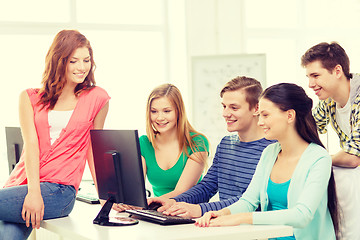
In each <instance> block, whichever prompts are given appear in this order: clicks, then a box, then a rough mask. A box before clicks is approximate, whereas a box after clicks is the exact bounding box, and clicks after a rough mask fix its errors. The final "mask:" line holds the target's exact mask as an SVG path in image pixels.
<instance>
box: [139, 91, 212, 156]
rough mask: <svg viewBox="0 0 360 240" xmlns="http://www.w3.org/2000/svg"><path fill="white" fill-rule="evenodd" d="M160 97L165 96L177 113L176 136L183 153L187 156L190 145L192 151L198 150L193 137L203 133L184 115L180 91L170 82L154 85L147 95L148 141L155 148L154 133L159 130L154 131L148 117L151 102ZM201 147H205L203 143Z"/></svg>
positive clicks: (197, 144)
mask: <svg viewBox="0 0 360 240" xmlns="http://www.w3.org/2000/svg"><path fill="white" fill-rule="evenodd" d="M161 97H167V98H168V99H169V101H170V102H171V103H172V104H173V106H174V108H175V112H176V115H177V124H176V128H177V129H176V132H177V136H178V141H179V145H180V147H181V148H182V149H183V152H185V154H186V155H187V156H189V153H188V150H187V147H190V149H191V150H192V151H193V152H196V151H198V149H199V143H198V142H196V143H195V142H194V140H193V138H194V137H196V136H198V135H202V136H204V135H203V134H201V133H199V132H197V131H196V130H195V129H194V128H193V127H192V126H191V124H190V122H189V120H188V119H187V116H186V112H185V105H184V102H183V99H182V97H181V93H180V91H179V89H178V88H177V87H176V86H174V85H172V84H162V85H160V86H158V87H156V88H155V89H153V90H152V91H151V93H150V95H149V97H148V100H147V105H146V134H147V137H148V138H149V141H150V142H151V143H152V145H153V147H154V148H156V143H155V137H156V134H158V133H159V132H158V131H156V129H155V127H154V126H153V125H152V123H151V117H150V114H151V103H152V101H153V100H155V99H158V98H161ZM190 132H191V133H195V134H193V135H190ZM204 137H205V136H204ZM205 138H206V137H205ZM201 147H203V148H204V149H206V147H205V144H204V145H203V146H201ZM204 161H206V159H204Z"/></svg>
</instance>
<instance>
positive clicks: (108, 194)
mask: <svg viewBox="0 0 360 240" xmlns="http://www.w3.org/2000/svg"><path fill="white" fill-rule="evenodd" d="M90 135H91V144H92V150H93V155H94V165H95V174H96V181H97V188H98V193H99V198H100V199H104V200H107V202H111V205H112V204H113V203H124V204H128V205H133V206H138V207H143V208H147V206H148V205H147V201H146V190H145V182H144V174H143V169H142V161H141V152H140V144H139V137H138V131H137V130H91V131H90Z"/></svg>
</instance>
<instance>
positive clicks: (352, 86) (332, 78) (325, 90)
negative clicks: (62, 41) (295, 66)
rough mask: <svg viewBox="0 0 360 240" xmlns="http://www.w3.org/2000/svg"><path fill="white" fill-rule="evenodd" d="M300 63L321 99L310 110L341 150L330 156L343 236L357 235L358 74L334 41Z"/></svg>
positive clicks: (359, 173)
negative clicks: (334, 136) (331, 132)
mask: <svg viewBox="0 0 360 240" xmlns="http://www.w3.org/2000/svg"><path fill="white" fill-rule="evenodd" d="M301 64H302V66H303V67H305V68H306V75H307V77H308V78H309V87H310V88H311V89H313V90H314V91H315V94H316V95H317V96H318V97H319V100H320V101H319V104H318V105H317V106H316V107H315V109H314V110H313V116H314V118H315V120H316V123H317V128H318V131H319V132H320V133H326V132H327V125H328V123H331V125H332V127H333V129H334V130H335V132H336V133H337V135H338V136H339V140H340V141H339V142H340V147H341V150H340V151H338V152H337V153H336V154H334V155H332V156H331V157H332V163H333V166H334V177H335V181H336V188H337V189H336V191H337V193H338V199H339V205H340V207H341V210H342V214H343V218H342V226H341V231H342V236H343V239H344V240H346V239H349V240H352V239H360V228H359V226H358V223H359V221H360V204H359V200H360V191H359V187H358V185H359V182H360V168H359V167H358V166H359V164H360V105H359V103H360V75H357V74H351V73H350V70H349V65H350V64H349V57H348V56H347V54H346V52H345V50H344V49H343V48H342V47H341V46H340V45H339V44H338V43H336V42H332V43H330V44H329V43H326V42H323V43H320V44H317V45H315V46H313V47H312V48H310V49H309V50H308V51H307V52H306V53H305V54H304V55H303V56H302V58H301Z"/></svg>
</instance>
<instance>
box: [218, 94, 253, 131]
mask: <svg viewBox="0 0 360 240" xmlns="http://www.w3.org/2000/svg"><path fill="white" fill-rule="evenodd" d="M222 105H223V117H224V119H225V121H226V125H227V130H228V131H229V132H238V133H239V134H240V135H241V132H245V131H247V130H248V129H249V126H250V125H251V124H252V123H253V121H254V114H255V112H256V110H255V108H253V109H249V103H248V102H247V101H246V93H245V90H244V89H239V90H235V91H227V92H225V93H224V94H223V97H222Z"/></svg>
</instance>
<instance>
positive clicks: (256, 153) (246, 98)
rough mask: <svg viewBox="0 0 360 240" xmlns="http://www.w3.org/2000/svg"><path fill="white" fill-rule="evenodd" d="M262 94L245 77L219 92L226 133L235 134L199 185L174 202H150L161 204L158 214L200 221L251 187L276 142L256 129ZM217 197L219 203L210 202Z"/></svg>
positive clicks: (227, 139)
mask: <svg viewBox="0 0 360 240" xmlns="http://www.w3.org/2000/svg"><path fill="white" fill-rule="evenodd" d="M261 92H262V87H261V84H260V82H259V81H257V80H256V79H254V78H249V77H245V76H242V77H236V78H234V79H232V80H231V81H229V82H227V83H226V84H225V86H224V87H223V89H222V90H221V92H220V96H221V98H222V101H221V104H222V106H223V117H224V119H225V122H226V125H227V130H228V131H229V132H233V133H236V134H233V135H229V136H225V137H224V138H223V139H222V140H221V142H220V144H219V145H218V146H217V150H216V153H215V157H214V160H213V164H212V166H211V167H210V169H209V171H208V172H207V174H206V175H205V177H204V179H203V180H202V181H201V182H200V183H198V184H197V185H196V186H194V187H192V188H191V189H190V190H188V191H187V192H185V193H183V194H180V195H178V196H176V197H174V198H173V199H165V198H154V199H150V200H149V202H150V203H151V202H153V201H155V202H160V203H162V205H163V206H162V207H160V208H159V211H164V213H165V214H169V215H180V216H185V217H200V216H202V215H203V214H204V213H205V212H207V211H214V210H219V209H222V208H224V207H227V206H229V205H231V204H232V203H234V202H236V201H237V200H238V199H239V198H240V197H241V195H242V194H243V193H244V192H245V190H246V188H247V187H248V184H249V183H250V180H251V178H252V176H253V174H254V172H255V168H256V165H257V164H258V162H259V159H260V156H261V153H262V151H263V150H264V148H265V147H266V146H268V145H269V144H270V143H272V142H273V141H269V140H267V139H265V138H264V132H263V130H262V129H261V127H259V126H258V125H257V123H258V101H259V96H260V94H261ZM209 127H211V126H209ZM216 193H219V201H213V202H209V200H210V199H211V198H212V197H213V196H214V195H215V194H216ZM165 210H166V211H165Z"/></svg>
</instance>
